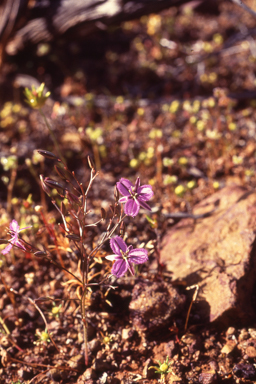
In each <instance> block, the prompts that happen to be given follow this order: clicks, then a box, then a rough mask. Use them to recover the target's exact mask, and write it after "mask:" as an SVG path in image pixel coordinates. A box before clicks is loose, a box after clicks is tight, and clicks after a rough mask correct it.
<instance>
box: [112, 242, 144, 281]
mask: <svg viewBox="0 0 256 384" xmlns="http://www.w3.org/2000/svg"><path fill="white" fill-rule="evenodd" d="M110 247H111V249H112V251H113V252H114V255H109V256H106V259H108V260H111V261H115V263H114V265H113V267H112V269H111V272H112V273H113V275H115V276H116V277H122V276H123V275H124V274H125V273H126V272H127V269H129V271H130V272H131V274H132V275H134V268H133V265H132V264H142V263H145V262H146V261H148V251H147V250H146V249H143V248H135V249H132V248H133V247H132V245H130V246H129V247H127V245H126V244H125V242H124V240H123V239H122V238H121V237H119V236H115V237H113V238H112V239H110Z"/></svg>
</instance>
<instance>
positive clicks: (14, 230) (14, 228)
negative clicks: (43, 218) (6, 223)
mask: <svg viewBox="0 0 256 384" xmlns="http://www.w3.org/2000/svg"><path fill="white" fill-rule="evenodd" d="M27 228H31V226H30V227H24V228H20V227H19V225H18V223H17V221H16V220H12V222H11V224H10V231H9V233H10V235H11V236H12V238H11V239H10V240H9V244H8V245H7V247H5V248H4V249H3V250H2V254H3V255H6V254H7V253H8V252H10V250H11V249H12V247H13V245H16V246H17V247H19V248H21V249H23V250H24V251H25V250H26V248H25V247H24V245H23V244H22V242H21V241H20V239H19V233H20V232H21V231H23V229H27Z"/></svg>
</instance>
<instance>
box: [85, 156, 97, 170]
mask: <svg viewBox="0 0 256 384" xmlns="http://www.w3.org/2000/svg"><path fill="white" fill-rule="evenodd" d="M87 161H88V164H89V167H90V168H91V169H92V170H94V169H95V166H94V164H93V161H92V160H91V158H90V156H87Z"/></svg>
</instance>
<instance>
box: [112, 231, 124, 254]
mask: <svg viewBox="0 0 256 384" xmlns="http://www.w3.org/2000/svg"><path fill="white" fill-rule="evenodd" d="M110 247H111V249H112V251H113V252H114V253H115V254H116V255H118V256H122V254H121V251H120V250H122V251H123V252H124V253H125V252H126V250H127V245H126V244H125V242H124V240H123V239H122V238H121V237H119V236H115V237H113V238H112V239H110Z"/></svg>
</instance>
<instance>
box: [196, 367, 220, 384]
mask: <svg viewBox="0 0 256 384" xmlns="http://www.w3.org/2000/svg"><path fill="white" fill-rule="evenodd" d="M217 382H218V377H217V374H216V372H215V371H214V370H212V371H210V372H202V373H200V375H199V383H202V384H215V383H217Z"/></svg>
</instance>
